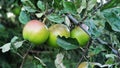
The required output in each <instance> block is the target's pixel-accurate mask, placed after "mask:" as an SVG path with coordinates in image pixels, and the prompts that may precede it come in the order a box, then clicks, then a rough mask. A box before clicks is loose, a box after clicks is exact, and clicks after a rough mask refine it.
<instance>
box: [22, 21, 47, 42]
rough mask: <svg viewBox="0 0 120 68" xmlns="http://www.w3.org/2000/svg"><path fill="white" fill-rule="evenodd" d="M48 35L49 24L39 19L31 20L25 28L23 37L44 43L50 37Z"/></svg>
mask: <svg viewBox="0 0 120 68" xmlns="http://www.w3.org/2000/svg"><path fill="white" fill-rule="evenodd" d="M48 36H49V31H48V28H47V26H46V25H45V24H44V23H42V22H40V21H38V20H31V21H29V22H28V23H27V24H26V25H25V27H24V28H23V38H24V39H25V40H29V41H30V42H32V43H34V44H42V43H44V42H45V41H46V40H47V39H48Z"/></svg>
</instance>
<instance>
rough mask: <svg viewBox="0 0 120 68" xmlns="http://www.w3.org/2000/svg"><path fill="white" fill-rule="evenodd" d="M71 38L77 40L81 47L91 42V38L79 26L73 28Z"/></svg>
mask: <svg viewBox="0 0 120 68" xmlns="http://www.w3.org/2000/svg"><path fill="white" fill-rule="evenodd" d="M70 36H71V38H76V39H77V41H78V43H79V45H80V46H82V47H83V46H85V45H86V44H87V43H88V41H89V40H90V36H89V35H88V34H87V33H86V32H85V31H84V30H83V29H82V28H81V27H79V26H76V27H75V28H73V29H72V30H71V32H70Z"/></svg>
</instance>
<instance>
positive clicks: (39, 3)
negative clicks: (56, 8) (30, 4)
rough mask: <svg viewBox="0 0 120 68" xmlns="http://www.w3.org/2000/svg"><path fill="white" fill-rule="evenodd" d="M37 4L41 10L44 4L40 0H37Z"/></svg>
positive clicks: (43, 8)
mask: <svg viewBox="0 0 120 68" xmlns="http://www.w3.org/2000/svg"><path fill="white" fill-rule="evenodd" d="M37 6H38V8H39V9H41V10H42V11H44V10H45V5H44V4H43V2H42V1H38V2H37Z"/></svg>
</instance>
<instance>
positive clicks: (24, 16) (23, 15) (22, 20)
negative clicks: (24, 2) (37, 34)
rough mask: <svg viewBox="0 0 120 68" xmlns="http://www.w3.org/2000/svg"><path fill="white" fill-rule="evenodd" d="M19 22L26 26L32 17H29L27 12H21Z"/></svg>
mask: <svg viewBox="0 0 120 68" xmlns="http://www.w3.org/2000/svg"><path fill="white" fill-rule="evenodd" d="M19 21H20V23H22V24H26V23H27V22H28V21H30V17H29V15H27V13H26V12H25V11H21V12H20V16H19Z"/></svg>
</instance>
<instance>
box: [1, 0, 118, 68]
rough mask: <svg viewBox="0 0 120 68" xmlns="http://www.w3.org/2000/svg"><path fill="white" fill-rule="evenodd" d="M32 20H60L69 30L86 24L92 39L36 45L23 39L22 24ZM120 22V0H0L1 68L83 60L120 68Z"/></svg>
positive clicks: (58, 66)
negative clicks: (52, 44)
mask: <svg viewBox="0 0 120 68" xmlns="http://www.w3.org/2000/svg"><path fill="white" fill-rule="evenodd" d="M101 1H102V0H101ZM13 10H14V11H13ZM32 19H37V20H40V21H43V22H44V23H45V24H46V25H47V26H48V27H50V26H51V25H52V24H56V23H62V24H65V25H67V26H68V27H69V28H70V30H71V29H72V28H74V26H75V25H81V24H85V25H87V26H88V27H89V29H88V31H86V32H87V33H88V34H89V35H90V37H91V40H90V41H89V42H88V44H87V45H86V46H84V47H78V42H77V41H76V39H72V38H65V37H58V38H57V44H59V46H60V47H59V48H52V47H50V46H49V45H48V44H47V43H44V44H41V45H40V46H39V45H38V46H35V45H34V44H32V43H31V42H29V41H27V40H24V39H23V38H22V29H23V27H24V25H25V24H26V23H27V22H28V21H30V20H32ZM119 24H120V0H110V1H108V2H107V3H105V4H103V2H99V3H98V2H97V0H0V50H1V51H0V68H77V67H78V65H79V64H80V63H81V62H83V61H88V62H91V63H93V62H96V63H95V65H96V66H97V67H102V66H104V65H106V66H107V67H109V66H110V67H112V68H119V67H120V62H119V61H120V25H119ZM82 28H83V27H82ZM60 61H61V62H60ZM97 64H99V65H97Z"/></svg>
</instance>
